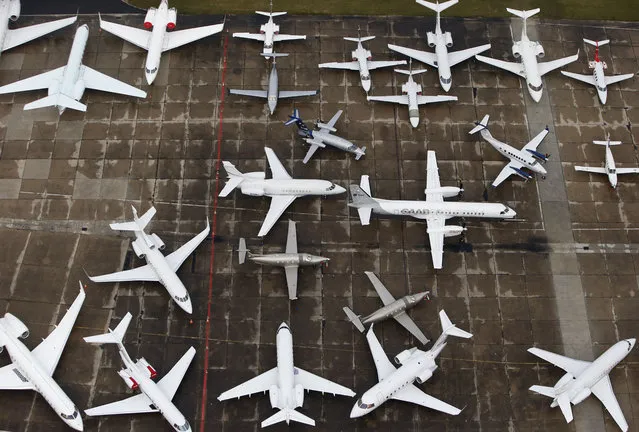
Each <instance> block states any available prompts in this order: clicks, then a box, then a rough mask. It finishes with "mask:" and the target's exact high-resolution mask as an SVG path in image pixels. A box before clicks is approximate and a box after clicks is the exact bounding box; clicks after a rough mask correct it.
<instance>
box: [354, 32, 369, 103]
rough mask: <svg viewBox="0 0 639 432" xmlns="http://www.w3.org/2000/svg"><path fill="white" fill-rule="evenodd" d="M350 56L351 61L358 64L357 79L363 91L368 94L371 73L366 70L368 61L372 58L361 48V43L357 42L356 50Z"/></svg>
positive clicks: (367, 51)
mask: <svg viewBox="0 0 639 432" xmlns="http://www.w3.org/2000/svg"><path fill="white" fill-rule="evenodd" d="M351 55H352V57H353V60H354V61H356V62H357V63H358V64H359V79H360V82H361V83H362V87H363V88H364V91H366V92H368V91H369V90H370V89H371V73H370V71H369V70H368V61H369V60H371V59H372V58H373V57H372V54H371V52H370V51H369V50H367V49H365V48H364V47H363V46H362V43H361V42H357V49H355V51H352V53H351Z"/></svg>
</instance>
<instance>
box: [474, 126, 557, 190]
mask: <svg viewBox="0 0 639 432" xmlns="http://www.w3.org/2000/svg"><path fill="white" fill-rule="evenodd" d="M488 118H489V116H488V114H487V115H485V116H484V118H483V119H481V121H480V122H478V123H475V124H476V125H477V126H475V127H474V128H473V129H472V130H471V131H470V132H469V134H471V135H472V134H474V133H477V132H480V133H481V137H482V138H483V139H485V140H486V141H487V142H488V143H489V144H490V145H491V146H493V147H494V149H495V150H497V151H498V152H499V153H501V154H502V155H503V156H504V157H506V158H508V159H510V162H508V164H506V166H505V167H504V168H503V169H502V170H501V172H500V173H499V175H498V176H497V178H496V179H495V181H493V187H497V186H499V185H500V184H501V183H502V182H503V181H504V180H506V179H507V178H508V177H510V176H511V175H513V174H515V175H518V176H519V177H521V178H523V179H524V180H526V181H528V180H530V179H531V178H533V175H532V174H530V173H528V172H526V171H524V170H523V169H522V168H527V169H529V170H531V171H532V172H534V173H537V174H539V175H541V176H542V178H546V174H547V171H546V168H544V167H543V166H542V165H541V164H542V163H546V161H548V158H549V157H550V155H548V154H543V153H539V152H538V151H537V147H539V144H541V142H542V141H543V140H544V138H546V135H548V126H546V129H544V130H542V131H541V132H539V133H538V134H537V136H536V137H534V138H533V139H532V140H531V141H530V142H529V143H528V144H526V145H525V146H524V148H522V149H521V150H517V149H516V148H514V147H513V146H510V145H508V144H506V143H503V142H501V141H499V140H498V139H496V138H495V137H493V136H492V134H491V133H490V131H489V130H488Z"/></svg>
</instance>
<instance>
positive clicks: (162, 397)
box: [84, 312, 195, 432]
mask: <svg viewBox="0 0 639 432" xmlns="http://www.w3.org/2000/svg"><path fill="white" fill-rule="evenodd" d="M130 322H131V314H130V313H128V312H127V314H126V315H125V316H124V318H122V321H121V322H120V324H118V326H117V327H116V328H115V330H111V329H109V332H108V333H106V334H103V335H98V336H89V337H85V338H84V340H85V341H86V342H88V343H90V344H97V345H102V344H116V345H117V346H118V352H119V354H120V358H122V362H123V363H124V369H122V370H119V371H118V375H120V378H122V380H123V381H124V382H125V384H126V385H127V387H129V388H130V389H131V390H138V389H139V390H140V393H138V394H136V395H135V396H131V397H128V398H126V399H123V400H120V401H117V402H112V403H109V404H106V405H101V406H99V407H95V408H90V409H88V410H85V411H84V412H85V413H86V415H89V416H103V415H119V414H144V413H154V412H159V413H160V414H162V416H163V417H164V418H165V419H166V421H167V422H169V424H170V425H171V426H172V427H173V429H175V430H176V431H178V432H189V431H190V430H191V426H190V425H189V422H188V421H187V420H186V419H185V418H184V416H183V415H182V413H181V412H180V410H179V409H177V407H176V406H175V405H174V404H173V402H171V400H172V399H173V396H175V392H176V391H177V389H178V387H179V386H180V384H181V383H182V379H183V378H184V374H185V373H186V371H187V369H188V368H189V366H190V365H191V361H192V360H193V357H195V348H193V347H191V348H189V349H188V351H187V352H186V353H184V355H183V356H182V358H181V359H180V360H178V362H177V363H176V364H175V366H173V369H171V370H170V371H169V373H168V374H166V375H165V376H164V378H162V379H161V380H159V381H158V382H157V384H156V383H155V382H154V381H153V379H154V378H155V377H156V376H157V372H156V371H155V369H154V368H153V366H151V365H150V364H149V363H148V362H147V361H146V360H145V359H144V358H141V359H138V360H136V361H133V360H132V359H131V357H129V353H128V352H127V351H126V348H124V345H123V344H122V340H123V339H124V334H125V333H126V330H127V328H128V327H129V323H130Z"/></svg>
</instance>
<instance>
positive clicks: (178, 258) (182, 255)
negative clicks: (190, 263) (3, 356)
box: [166, 218, 211, 272]
mask: <svg viewBox="0 0 639 432" xmlns="http://www.w3.org/2000/svg"><path fill="white" fill-rule="evenodd" d="M209 232H211V227H210V226H209V219H208V218H207V219H206V228H204V229H203V230H202V231H201V232H200V233H199V234H198V235H196V236H195V237H193V238H192V239H191V240H189V241H188V242H186V243H185V244H183V245H182V247H180V248H179V249H178V250H176V251H174V252H173V253H171V254H169V255H167V256H166V262H167V263H169V266H171V269H173V271H174V272H175V271H177V269H179V268H180V266H181V265H182V263H183V262H184V261H185V260H186V259H187V258H188V257H189V255H191V254H192V253H193V251H194V250H195V249H197V247H198V246H199V245H200V243H202V242H203V241H204V239H206V238H207V237H208V235H209Z"/></svg>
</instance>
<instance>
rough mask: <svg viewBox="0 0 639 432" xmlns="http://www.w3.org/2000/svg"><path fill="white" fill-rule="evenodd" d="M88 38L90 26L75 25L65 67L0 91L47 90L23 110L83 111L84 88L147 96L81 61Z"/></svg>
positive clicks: (4, 87) (0, 88)
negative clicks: (76, 27) (50, 108)
mask: <svg viewBox="0 0 639 432" xmlns="http://www.w3.org/2000/svg"><path fill="white" fill-rule="evenodd" d="M88 38H89V26H87V25H86V24H85V25H83V26H80V27H78V29H77V30H76V32H75V37H74V38H73V45H72V46H71V52H70V53H69V60H68V62H67V64H66V65H65V66H61V67H59V68H57V69H53V70H50V71H49V72H45V73H41V74H39V75H34V76H32V77H29V78H25V79H23V80H20V81H16V82H14V83H11V84H7V85H4V86H2V87H0V94H6V93H15V92H23V91H31V90H40V89H48V90H49V91H48V96H47V97H44V98H42V99H38V100H37V101H34V102H31V103H28V104H26V105H25V106H24V109H25V110H32V109H36V108H43V107H49V106H55V107H57V108H58V111H60V114H62V112H63V111H64V110H65V108H71V109H75V110H78V111H86V110H87V107H86V105H84V104H82V103H80V102H78V101H79V100H80V99H81V98H82V95H83V94H84V90H85V89H93V90H100V91H105V92H110V93H120V94H125V95H129V96H136V97H141V98H143V97H146V92H144V91H142V90H140V89H137V88H135V87H133V86H130V85H128V84H125V83H123V82H122V81H118V80H116V79H115V78H111V77H110V76H107V75H104V74H103V73H100V72H98V71H96V70H94V69H91V68H90V67H88V66H85V65H83V64H82V56H83V55H84V49H85V47H86V44H87V39H88Z"/></svg>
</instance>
